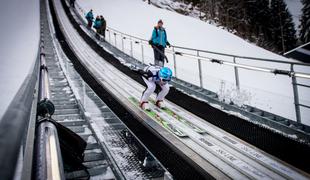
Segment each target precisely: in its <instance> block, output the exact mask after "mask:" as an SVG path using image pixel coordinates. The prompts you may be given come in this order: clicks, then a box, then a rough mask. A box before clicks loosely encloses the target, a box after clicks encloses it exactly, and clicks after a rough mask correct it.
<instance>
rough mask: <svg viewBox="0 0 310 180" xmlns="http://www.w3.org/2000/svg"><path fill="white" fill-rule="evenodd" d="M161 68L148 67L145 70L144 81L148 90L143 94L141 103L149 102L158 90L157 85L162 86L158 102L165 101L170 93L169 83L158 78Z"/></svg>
mask: <svg viewBox="0 0 310 180" xmlns="http://www.w3.org/2000/svg"><path fill="white" fill-rule="evenodd" d="M160 68H161V67H159V66H147V67H146V68H144V71H143V74H142V79H143V80H144V82H145V84H146V86H147V87H146V89H145V91H144V92H143V94H142V97H141V102H148V99H149V97H150V96H151V95H152V94H153V92H154V91H155V89H156V84H157V85H159V86H160V88H161V91H160V92H159V93H158V95H157V97H156V101H163V100H164V98H165V97H166V95H167V94H168V93H169V89H170V87H169V84H168V82H163V81H161V80H160V78H159V76H158V72H159V70H160Z"/></svg>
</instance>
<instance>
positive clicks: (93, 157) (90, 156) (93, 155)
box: [84, 152, 105, 162]
mask: <svg viewBox="0 0 310 180" xmlns="http://www.w3.org/2000/svg"><path fill="white" fill-rule="evenodd" d="M104 159H105V157H104V155H103V154H102V153H97V152H90V153H85V156H84V162H89V161H99V160H104Z"/></svg>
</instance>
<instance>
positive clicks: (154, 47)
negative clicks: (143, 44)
mask: <svg viewBox="0 0 310 180" xmlns="http://www.w3.org/2000/svg"><path fill="white" fill-rule="evenodd" d="M151 46H152V48H153V49H155V50H156V51H157V52H159V53H160V54H161V55H163V56H164V58H165V59H166V62H167V63H169V60H168V58H167V56H166V55H165V53H163V52H161V51H160V50H159V49H158V48H157V47H156V46H154V45H151Z"/></svg>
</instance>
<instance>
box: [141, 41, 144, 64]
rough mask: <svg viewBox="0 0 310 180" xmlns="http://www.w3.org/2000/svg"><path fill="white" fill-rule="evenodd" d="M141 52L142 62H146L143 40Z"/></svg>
mask: <svg viewBox="0 0 310 180" xmlns="http://www.w3.org/2000/svg"><path fill="white" fill-rule="evenodd" d="M141 54H142V63H143V64H144V48H143V43H142V41H141Z"/></svg>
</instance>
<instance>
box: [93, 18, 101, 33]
mask: <svg viewBox="0 0 310 180" xmlns="http://www.w3.org/2000/svg"><path fill="white" fill-rule="evenodd" d="M94 28H95V29H96V32H97V33H98V34H99V32H100V28H101V19H100V17H99V16H97V17H96V19H95V21H94Z"/></svg>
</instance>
